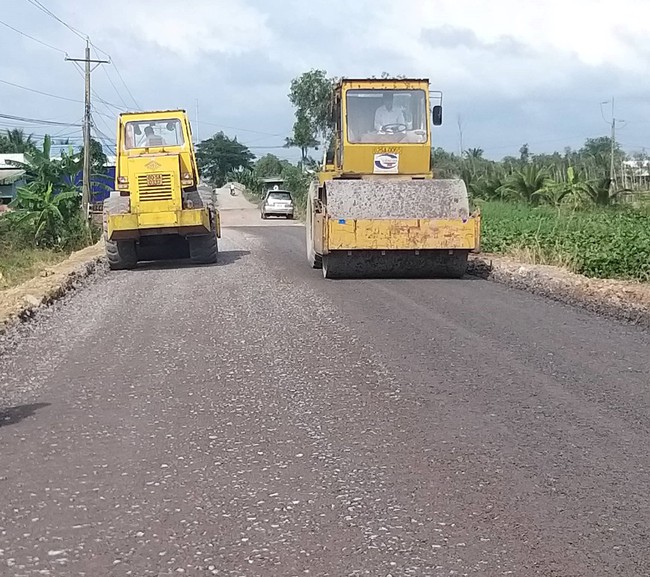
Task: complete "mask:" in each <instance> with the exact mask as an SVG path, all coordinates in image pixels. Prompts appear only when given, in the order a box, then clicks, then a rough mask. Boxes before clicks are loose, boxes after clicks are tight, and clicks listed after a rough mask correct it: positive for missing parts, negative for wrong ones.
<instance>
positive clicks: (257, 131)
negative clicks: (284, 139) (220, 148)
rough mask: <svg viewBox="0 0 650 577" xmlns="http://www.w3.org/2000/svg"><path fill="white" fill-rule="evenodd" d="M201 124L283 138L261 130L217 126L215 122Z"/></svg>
mask: <svg viewBox="0 0 650 577" xmlns="http://www.w3.org/2000/svg"><path fill="white" fill-rule="evenodd" d="M201 124H207V125H208V126H216V127H217V128H227V129H228V130H239V131H241V132H252V133H254V134H263V135H264V136H276V137H277V136H283V135H282V134H271V133H270V132H262V131H260V130H251V129H249V128H238V127H236V126H227V125H225V124H215V123H214V122H206V121H205V120H202V121H201Z"/></svg>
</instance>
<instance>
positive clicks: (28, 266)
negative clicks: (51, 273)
mask: <svg viewBox="0 0 650 577" xmlns="http://www.w3.org/2000/svg"><path fill="white" fill-rule="evenodd" d="M69 254H70V253H68V252H64V251H52V250H45V249H39V248H22V249H16V248H13V247H11V246H9V245H0V275H1V276H0V290H2V289H6V288H11V287H13V286H16V285H19V284H20V283H22V282H25V281H27V280H29V279H31V278H34V277H36V276H38V275H39V274H40V273H41V271H43V269H45V268H47V267H50V266H53V265H55V264H57V263H59V262H62V261H64V260H65V259H66V258H67V257H68V256H69Z"/></svg>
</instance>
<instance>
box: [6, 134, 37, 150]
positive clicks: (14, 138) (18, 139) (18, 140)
mask: <svg viewBox="0 0 650 577" xmlns="http://www.w3.org/2000/svg"><path fill="white" fill-rule="evenodd" d="M7 141H8V147H9V148H10V149H11V151H12V152H14V153H25V152H31V151H32V150H34V149H35V148H36V143H35V142H34V140H33V138H32V135H31V134H30V135H29V136H27V137H25V131H24V130H23V129H22V128H13V129H11V130H9V129H8V130H7Z"/></svg>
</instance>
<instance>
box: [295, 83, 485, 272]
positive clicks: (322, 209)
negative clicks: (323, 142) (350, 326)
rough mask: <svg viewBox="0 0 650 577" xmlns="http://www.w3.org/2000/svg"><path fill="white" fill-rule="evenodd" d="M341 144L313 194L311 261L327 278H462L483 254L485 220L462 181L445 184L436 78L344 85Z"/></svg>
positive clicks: (338, 125)
mask: <svg viewBox="0 0 650 577" xmlns="http://www.w3.org/2000/svg"><path fill="white" fill-rule="evenodd" d="M331 114H332V118H331V123H332V126H333V127H334V138H333V145H332V146H331V147H330V148H329V149H328V150H327V151H326V153H325V158H324V162H323V168H322V170H321V171H320V172H319V174H318V180H317V181H316V180H315V181H314V182H313V183H312V185H311V187H310V189H309V194H308V198H307V211H306V245H307V246H306V248H307V259H308V262H309V264H310V265H311V266H312V267H313V268H321V269H322V271H323V276H324V277H325V278H328V279H336V278H339V279H343V278H391V277H402V278H403V277H407V278H408V277H416V278H417V277H420V278H461V277H462V276H463V275H464V274H465V272H466V271H467V263H468V255H469V253H470V252H478V251H479V242H480V213H479V212H478V211H476V212H470V206H469V197H468V194H467V188H466V186H465V183H464V181H463V180H460V179H437V178H434V173H433V170H432V166H431V127H432V126H440V124H442V93H440V92H435V91H430V90H429V80H428V79H418V78H412V79H404V78H400V79H386V78H382V79H374V78H373V79H351V78H344V79H341V80H339V81H338V82H337V83H336V84H335V85H334V86H333V91H332V101H331Z"/></svg>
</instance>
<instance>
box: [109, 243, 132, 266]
mask: <svg viewBox="0 0 650 577" xmlns="http://www.w3.org/2000/svg"><path fill="white" fill-rule="evenodd" d="M104 243H105V245H106V258H107V260H108V266H109V268H110V269H111V270H129V269H132V268H135V266H136V265H137V264H138V253H137V251H136V248H135V241H133V240H104Z"/></svg>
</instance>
